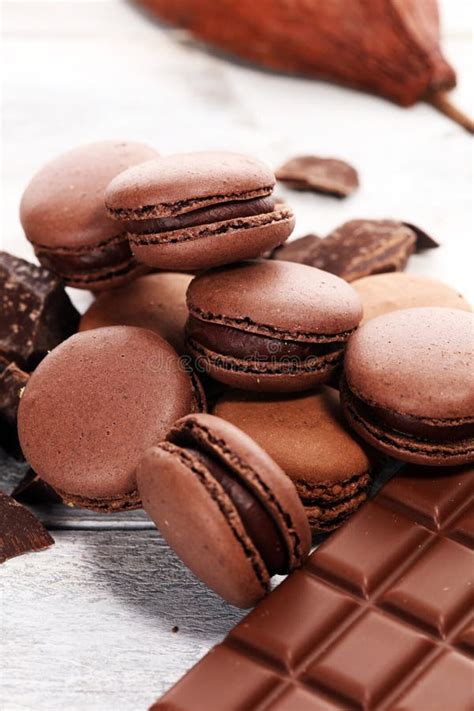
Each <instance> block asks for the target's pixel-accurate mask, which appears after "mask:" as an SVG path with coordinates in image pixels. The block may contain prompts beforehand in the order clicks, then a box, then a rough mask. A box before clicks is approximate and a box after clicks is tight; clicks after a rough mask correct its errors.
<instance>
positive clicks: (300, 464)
mask: <svg viewBox="0 0 474 711" xmlns="http://www.w3.org/2000/svg"><path fill="white" fill-rule="evenodd" d="M213 413H214V414H215V415H218V416H219V417H222V418H223V419H224V420H227V421H228V422H232V424H234V425H235V426H236V427H239V429H241V430H243V431H244V432H246V433H247V434H248V435H249V436H250V437H252V438H253V439H255V441H256V442H258V444H259V445H260V446H261V447H263V449H264V450H265V451H266V452H267V453H268V454H269V455H270V456H271V457H272V459H274V460H275V462H276V463H277V464H279V465H280V467H281V468H282V469H283V471H284V472H285V473H286V474H287V475H288V476H289V477H290V479H292V481H293V483H294V484H295V486H296V490H297V491H298V494H299V495H300V497H301V500H302V502H303V505H304V508H305V511H306V515H307V516H308V520H309V524H310V526H311V528H312V529H313V531H315V532H326V531H331V530H333V529H335V528H337V527H338V526H340V525H341V524H342V523H343V522H344V521H345V520H346V519H347V518H348V517H349V516H350V515H351V514H352V513H354V511H356V510H357V509H358V508H359V506H360V505H361V504H362V502H364V501H365V500H366V498H367V491H368V488H369V486H370V483H371V474H370V471H371V458H370V456H369V447H365V448H364V447H363V446H362V445H361V443H359V442H358V441H357V440H356V439H355V437H354V436H353V435H352V434H351V432H350V430H349V428H348V426H347V424H346V423H345V422H344V418H343V415H342V410H341V407H340V404H339V394H338V393H337V391H336V390H334V389H333V388H329V387H324V386H323V387H322V388H321V390H319V391H317V392H314V393H302V394H300V395H273V396H271V395H265V396H263V395H261V394H258V393H245V392H242V391H241V390H229V391H227V392H226V393H225V394H224V395H222V396H221V398H220V399H219V400H218V401H217V403H216V404H215V406H214V409H213Z"/></svg>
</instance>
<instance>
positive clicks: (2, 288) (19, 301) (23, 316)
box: [0, 252, 79, 371]
mask: <svg viewBox="0 0 474 711" xmlns="http://www.w3.org/2000/svg"><path fill="white" fill-rule="evenodd" d="M78 323H79V314H78V312H77V311H76V309H75V308H74V306H73V305H72V303H71V301H70V299H69V297H68V295H67V294H66V292H65V290H64V286H63V284H62V282H61V281H60V280H59V279H58V278H57V277H56V276H55V275H54V274H52V273H51V272H49V271H48V270H47V269H45V268H44V267H38V266H36V265H35V264H31V263H30V262H26V261H25V260H24V259H19V258H18V257H14V256H13V255H11V254H8V253H7V252H0V355H2V356H3V357H4V358H5V359H7V360H9V361H13V362H15V363H17V365H18V366H19V367H20V368H23V369H24V370H27V371H31V370H33V369H34V368H35V367H36V366H37V365H38V363H39V362H40V360H41V359H42V358H43V357H44V356H45V355H46V353H47V352H48V351H50V350H51V349H53V348H54V347H55V346H57V345H58V344H59V343H61V341H63V340H64V339H65V338H67V337H68V336H70V335H72V334H73V333H74V332H75V331H76V330H77V325H78Z"/></svg>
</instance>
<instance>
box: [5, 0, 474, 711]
mask: <svg viewBox="0 0 474 711" xmlns="http://www.w3.org/2000/svg"><path fill="white" fill-rule="evenodd" d="M442 10H444V13H443V14H444V17H445V42H444V47H445V53H446V55H447V56H448V58H449V59H450V60H451V61H452V63H453V64H454V66H455V67H456V69H457V70H458V73H459V80H460V81H459V88H458V89H457V90H456V92H455V93H454V98H455V99H456V101H457V102H458V103H459V104H460V106H461V107H462V108H464V109H465V110H469V109H470V107H472V82H471V81H470V78H471V77H472V56H471V54H472V53H471V39H470V35H469V32H468V28H469V24H470V14H471V2H470V0H443V2H442ZM2 11H3V50H4V56H5V57H6V58H7V60H8V63H7V71H4V73H3V83H2V88H3V159H4V160H3V163H2V187H3V210H2V215H1V219H2V230H1V233H0V246H1V248H3V249H7V250H9V251H11V252H13V253H15V254H18V255H19V256H24V257H26V258H30V259H31V258H32V251H31V248H30V246H29V244H28V243H27V242H26V240H25V239H24V237H23V235H22V231H21V227H20V224H19V220H18V205H19V200H20V197H21V193H22V191H23V189H24V187H25V185H26V183H27V181H28V180H29V179H30V177H31V175H32V173H33V172H34V171H36V170H37V169H38V168H39V167H40V166H41V165H42V164H43V162H45V161H46V160H48V159H49V158H50V157H52V156H54V155H55V154H57V153H59V152H61V151H63V150H67V149H69V148H71V147H73V146H74V145H77V144H79V143H85V142H88V141H94V140H100V139H102V138H113V137H118V138H121V137H124V138H130V139H135V140H139V141H145V142H149V143H151V144H153V145H155V146H156V147H157V148H158V149H159V150H161V151H162V152H163V153H172V152H174V151H185V150H205V149H208V148H209V149H215V148H217V149H219V148H221V149H228V148H229V147H230V148H232V149H233V150H240V151H243V152H248V153H250V154H254V155H256V156H258V157H260V158H262V159H264V160H266V161H267V162H268V163H269V164H270V165H272V166H275V167H276V166H278V165H280V164H281V163H282V162H283V161H284V160H286V159H287V158H289V157H291V156H293V155H296V154H299V153H301V154H304V153H316V154H319V155H322V156H334V157H341V158H344V159H346V160H348V161H350V162H351V163H353V164H354V165H355V166H356V167H357V168H358V169H359V170H360V174H361V188H360V190H359V191H357V192H356V193H354V195H353V196H352V197H350V198H348V199H347V200H346V201H343V202H340V201H337V200H331V199H329V198H325V197H321V196H315V195H310V194H300V193H295V192H291V191H289V190H287V189H285V188H284V187H281V188H280V187H279V189H278V190H279V193H280V194H282V195H284V197H285V198H286V199H287V200H288V201H289V202H290V204H291V205H292V207H293V208H294V210H295V213H296V216H297V227H296V230H295V236H300V235H302V234H305V233H307V232H311V231H313V232H316V233H318V234H321V235H324V234H326V233H327V232H329V231H330V230H332V229H333V228H334V227H336V226H337V225H338V224H341V223H342V222H344V221H346V220H349V219H352V218H360V217H372V218H377V217H379V218H384V217H392V218H395V219H403V220H406V221H409V222H412V223H414V224H420V226H422V227H424V228H425V229H426V230H427V231H428V232H432V233H433V235H434V236H435V237H437V238H439V239H440V241H441V242H443V247H442V248H441V249H439V250H432V252H430V253H429V254H425V255H419V256H416V257H415V258H413V260H412V262H411V263H410V267H409V270H410V271H413V272H418V273H425V274H428V275H431V276H433V277H438V278H441V279H443V280H444V281H446V282H447V283H450V284H452V285H453V286H455V287H457V288H458V289H459V290H460V291H462V292H463V293H465V295H466V296H468V297H470V299H471V300H472V299H473V296H474V284H473V283H472V277H471V271H470V263H469V262H470V260H469V259H468V256H469V252H470V250H471V249H472V242H471V238H472V235H471V224H470V220H469V211H470V204H471V187H472V171H471V166H470V162H469V160H468V156H469V151H470V150H471V143H470V140H471V139H470V138H469V136H467V135H466V134H465V132H464V131H462V130H461V129H459V128H457V127H456V126H454V125H453V124H451V123H449V122H448V121H447V119H445V118H444V117H443V116H441V115H438V114H437V113H436V112H435V111H434V110H433V108H432V107H430V106H427V105H424V104H420V105H418V106H416V107H414V108H413V109H410V110H403V109H399V108H397V107H395V106H392V105H391V104H389V103H388V102H384V101H383V100H380V99H377V98H375V97H371V96H366V95H364V94H361V93H357V92H352V91H350V90H346V89H342V88H339V87H336V86H332V85H329V84H324V83H321V82H310V81H305V80H301V79H290V78H287V77H283V76H276V75H273V74H267V73H263V72H258V71H255V70H254V69H251V68H249V67H245V66H243V65H240V64H236V63H231V62H227V61H226V60H224V59H223V58H222V57H220V56H217V55H213V54H211V53H209V52H205V51H204V52H203V51H201V49H200V48H199V47H198V46H197V45H195V44H194V43H193V42H191V41H190V40H189V38H188V37H187V36H186V35H185V34H184V33H182V32H175V31H171V30H169V29H165V28H163V27H160V26H159V25H157V24H155V23H153V22H151V21H150V20H149V19H148V18H146V17H145V16H143V15H140V13H138V12H137V11H136V10H135V9H134V8H132V7H131V6H129V5H128V4H127V3H126V2H123V1H121V0H74V1H73V0H4V2H3V3H2ZM72 295H73V298H74V300H75V302H76V304H77V305H78V306H79V307H80V308H85V306H86V305H87V304H88V303H90V300H91V297H90V295H89V294H87V293H84V292H78V291H74V290H73V291H72ZM23 470H24V465H21V464H15V463H12V462H8V463H6V461H5V459H3V461H2V457H1V455H0V488H4V489H5V490H6V491H7V492H9V491H11V489H12V488H13V486H14V484H15V482H16V481H17V480H18V478H19V477H20V476H21V474H22V472H23ZM35 513H37V514H38V515H39V517H40V518H41V520H42V521H43V522H44V523H45V524H46V525H47V526H48V527H50V528H51V529H52V530H53V536H54V538H55V540H56V544H55V545H54V546H53V547H52V548H51V549H48V550H46V551H43V552H41V553H34V554H29V555H26V556H23V557H22V558H17V559H14V560H11V561H9V562H7V563H6V564H5V565H4V566H2V567H1V568H0V660H1V661H0V708H1V709H2V711H4V710H5V711H20V710H21V711H55V710H56V709H58V710H59V709H61V711H63V710H64V709H67V711H96V710H97V711H109V709H110V710H111V711H122V710H123V711H132V710H133V711H135V709H136V710H137V711H138V710H140V709H145V708H147V706H148V705H149V704H150V703H151V702H152V701H153V700H154V699H155V698H156V697H157V696H159V695H160V694H161V693H162V692H163V691H165V690H166V689H167V688H168V687H169V685H170V684H171V683H173V682H174V681H175V680H177V679H178V678H179V676H180V675H181V674H182V673H184V671H186V670H187V669H188V668H189V667H190V666H191V665H192V664H193V663H194V662H196V661H197V660H198V659H199V658H200V657H201V656H202V655H203V654H204V653H205V652H206V651H207V650H208V649H209V647H210V646H211V645H212V644H214V643H215V642H217V641H218V640H219V639H220V638H221V637H223V635H224V634H225V633H226V632H227V631H228V629H230V627H231V626H232V625H233V624H234V623H235V622H237V620H238V619H240V618H241V616H242V613H241V612H239V611H237V610H234V609H232V608H230V607H229V606H227V605H225V604H224V603H222V602H221V601H220V600H218V599H217V598H216V597H215V596H214V595H213V594H212V593H210V592H208V591H207V590H205V588H204V587H203V586H202V585H201V584H200V583H198V582H197V581H196V580H195V579H194V578H193V577H192V576H191V575H190V574H189V573H188V572H187V571H186V569H185V568H184V567H183V566H182V565H181V563H180V562H179V561H178V560H177V559H176V558H175V556H174V555H173V554H172V553H171V552H170V551H169V550H168V549H167V547H166V546H165V544H164V543H163V541H162V539H161V538H160V536H159V534H157V533H156V532H155V531H154V530H153V527H152V526H151V524H150V522H149V520H148V519H147V517H146V515H145V514H144V513H143V512H142V511H138V512H130V513H124V514H115V515H113V516H104V515H101V514H94V513H91V512H87V511H83V510H80V509H69V508H67V507H64V506H58V505H55V506H43V507H40V508H36V509H35ZM112 529H113V530H112ZM175 625H177V626H179V628H180V629H179V632H177V633H173V632H172V631H171V630H172V628H173V627H174V626H175Z"/></svg>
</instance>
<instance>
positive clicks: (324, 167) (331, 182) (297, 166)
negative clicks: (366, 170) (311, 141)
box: [275, 156, 359, 198]
mask: <svg viewBox="0 0 474 711" xmlns="http://www.w3.org/2000/svg"><path fill="white" fill-rule="evenodd" d="M275 175H276V177H277V179H278V180H281V181H282V182H284V183H286V185H287V186H288V187H290V188H294V189H295V190H312V191H314V192H317V193H324V194H325V195H334V196H335V197H340V198H342V197H347V196H348V195H350V194H351V193H352V192H354V190H355V189H356V188H357V187H358V186H359V176H358V175H357V171H356V169H355V168H353V167H352V166H351V165H349V163H346V162H345V161H342V160H337V159H336V158H319V157H318V156H297V157H296V158H291V159H290V160H289V161H287V162H286V163H284V164H283V165H282V166H281V167H280V168H278V170H277V171H276V174H275Z"/></svg>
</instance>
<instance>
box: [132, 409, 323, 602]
mask: <svg viewBox="0 0 474 711" xmlns="http://www.w3.org/2000/svg"><path fill="white" fill-rule="evenodd" d="M166 439H167V441H166V442H163V443H162V444H160V445H159V446H157V447H153V448H152V449H150V451H149V452H147V454H146V455H145V457H144V458H143V460H142V461H141V463H140V465H139V467H138V471H137V482H138V488H139V492H140V496H141V497H142V500H143V507H144V508H145V510H146V511H147V513H148V514H149V515H150V517H151V518H152V519H153V521H154V522H155V523H156V525H157V527H158V528H159V530H160V531H161V533H162V535H163V537H164V538H165V539H166V541H167V542H168V543H169V545H170V546H171V548H173V550H174V551H175V552H176V553H177V554H178V556H180V558H181V559H182V560H183V562H184V563H185V564H186V565H187V566H188V567H189V568H190V569H191V570H192V572H193V573H194V574H195V575H196V576H197V577H199V578H200V579H201V580H202V581H203V582H205V583H206V584H207V585H208V586H209V587H210V588H211V589H212V590H214V591H215V592H217V593H218V594H219V595H221V596H222V597H223V598H224V599H225V600H227V602H230V603H231V604H233V605H236V606H238V607H244V608H245V607H250V606H252V605H254V604H255V603H256V602H257V601H258V600H259V599H260V598H261V597H263V596H264V595H265V594H266V593H267V592H269V589H270V578H271V576H272V575H274V574H276V573H279V574H285V573H288V572H289V571H290V570H291V569H292V568H294V567H296V566H298V565H300V564H301V563H302V562H303V560H304V558H305V557H306V555H307V554H308V552H309V548H310V530H309V526H308V522H307V520H306V516H305V513H304V509H303V507H302V505H301V502H300V500H299V498H298V494H297V493H296V489H295V487H294V485H293V484H292V482H291V481H290V479H289V478H288V477H287V476H286V475H285V474H284V473H283V471H282V470H281V469H280V468H279V467H278V465H277V464H275V462H274V461H273V460H272V459H271V458H270V457H269V456H268V454H266V452H264V451H263V450H262V449H261V448H260V447H259V446H258V445H257V444H256V443H255V442H254V441H253V440H252V439H250V437H248V436H247V435H246V434H244V433H243V432H241V431H240V430H238V429H237V428H236V427H234V426H233V425H231V424H230V423H228V422H225V421H224V420H221V419H220V418H217V417H213V416H212V415H191V416H188V417H185V418H183V419H182V420H180V421H179V422H177V423H176V424H175V426H174V427H173V428H172V429H171V431H170V432H169V433H168V436H167V438H166Z"/></svg>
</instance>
